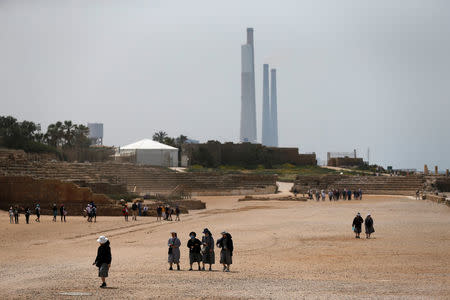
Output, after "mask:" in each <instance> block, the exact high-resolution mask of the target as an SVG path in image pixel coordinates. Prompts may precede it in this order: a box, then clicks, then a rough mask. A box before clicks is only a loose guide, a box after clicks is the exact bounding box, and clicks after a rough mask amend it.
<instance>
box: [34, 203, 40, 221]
mask: <svg viewBox="0 0 450 300" xmlns="http://www.w3.org/2000/svg"><path fill="white" fill-rule="evenodd" d="M34 211H35V213H36V220H35V221H36V222H41V206H40V205H39V204H36V208H35V209H34Z"/></svg>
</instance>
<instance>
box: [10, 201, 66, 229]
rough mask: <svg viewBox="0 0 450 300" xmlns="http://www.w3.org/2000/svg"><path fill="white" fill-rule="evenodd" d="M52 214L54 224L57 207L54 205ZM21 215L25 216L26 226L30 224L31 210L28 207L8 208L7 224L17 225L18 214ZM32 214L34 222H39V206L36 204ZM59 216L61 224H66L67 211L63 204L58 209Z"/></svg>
mask: <svg viewBox="0 0 450 300" xmlns="http://www.w3.org/2000/svg"><path fill="white" fill-rule="evenodd" d="M51 209H52V213H53V219H52V221H53V222H56V217H57V215H58V206H57V205H56V203H54V204H53V205H52V208H51ZM21 212H22V213H23V214H24V215H25V222H26V223H27V224H30V216H31V214H32V212H31V209H30V207H29V206H27V207H25V208H23V207H19V206H18V205H15V206H10V208H9V210H8V213H9V222H10V223H11V224H19V216H20V213H21ZM34 212H35V214H36V219H35V221H36V222H38V223H39V222H41V205H40V204H39V203H38V204H36V207H35V208H34ZM59 214H60V216H61V222H66V216H67V210H66V208H65V206H64V204H61V205H60V207H59Z"/></svg>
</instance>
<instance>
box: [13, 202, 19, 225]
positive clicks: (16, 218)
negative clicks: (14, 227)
mask: <svg viewBox="0 0 450 300" xmlns="http://www.w3.org/2000/svg"><path fill="white" fill-rule="evenodd" d="M14 223H16V224H19V206H17V205H16V206H14Z"/></svg>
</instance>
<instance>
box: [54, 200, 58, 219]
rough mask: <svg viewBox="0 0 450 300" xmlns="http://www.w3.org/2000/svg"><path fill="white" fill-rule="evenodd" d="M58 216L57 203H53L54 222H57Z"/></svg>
mask: <svg viewBox="0 0 450 300" xmlns="http://www.w3.org/2000/svg"><path fill="white" fill-rule="evenodd" d="M57 215H58V207H57V206H56V203H53V222H56V216H57Z"/></svg>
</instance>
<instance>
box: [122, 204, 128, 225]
mask: <svg viewBox="0 0 450 300" xmlns="http://www.w3.org/2000/svg"><path fill="white" fill-rule="evenodd" d="M122 214H123V216H124V217H125V221H127V222H128V206H127V205H126V204H125V205H124V206H123V209H122Z"/></svg>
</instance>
